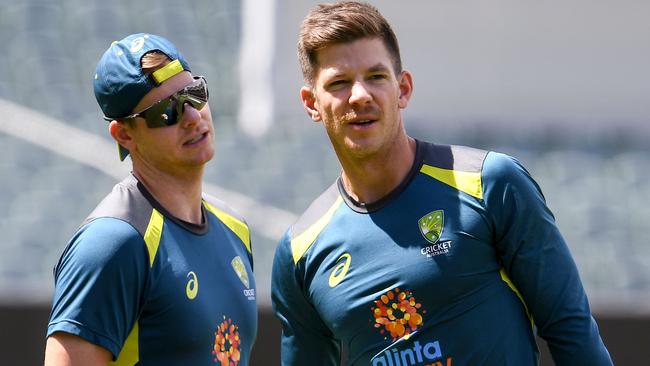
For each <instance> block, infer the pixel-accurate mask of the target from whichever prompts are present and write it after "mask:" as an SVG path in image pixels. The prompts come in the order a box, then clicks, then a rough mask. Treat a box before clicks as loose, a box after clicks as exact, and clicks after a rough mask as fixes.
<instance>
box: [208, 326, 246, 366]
mask: <svg viewBox="0 0 650 366" xmlns="http://www.w3.org/2000/svg"><path fill="white" fill-rule="evenodd" d="M240 344H241V340H240V339H239V327H237V325H235V323H233V322H232V319H226V317H225V316H224V317H223V321H222V322H221V324H219V326H218V327H217V331H216V332H215V333H214V347H213V349H212V354H213V355H214V361H215V362H217V363H218V364H219V365H221V366H237V365H239V360H240V359H241V353H240V352H239V345H240Z"/></svg>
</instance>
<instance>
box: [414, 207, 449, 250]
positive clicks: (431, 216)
mask: <svg viewBox="0 0 650 366" xmlns="http://www.w3.org/2000/svg"><path fill="white" fill-rule="evenodd" d="M444 223H445V213H444V211H443V210H436V211H431V212H429V213H428V214H426V215H424V216H422V218H420V220H418V227H419V228H420V232H421V233H422V236H424V238H425V239H426V240H427V241H428V242H429V243H431V245H427V246H426V247H424V248H422V249H421V250H420V253H422V255H423V256H425V257H427V258H431V257H434V256H436V255H440V254H447V253H449V251H450V250H451V246H452V243H451V241H450V240H448V241H443V242H441V241H439V240H440V236H441V235H442V228H443V225H444Z"/></svg>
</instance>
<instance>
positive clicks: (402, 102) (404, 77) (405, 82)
mask: <svg viewBox="0 0 650 366" xmlns="http://www.w3.org/2000/svg"><path fill="white" fill-rule="evenodd" d="M397 82H398V83H399V99H398V101H397V105H398V106H399V108H400V109H404V108H406V107H407V106H408V104H409V100H411V94H413V76H412V75H411V73H410V72H408V71H406V70H403V71H402V72H401V73H400V74H399V77H398V80H397Z"/></svg>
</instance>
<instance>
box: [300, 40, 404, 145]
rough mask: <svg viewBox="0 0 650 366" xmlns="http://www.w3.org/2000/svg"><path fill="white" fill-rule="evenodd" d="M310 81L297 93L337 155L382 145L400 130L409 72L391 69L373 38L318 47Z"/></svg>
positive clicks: (381, 49) (386, 52)
mask: <svg viewBox="0 0 650 366" xmlns="http://www.w3.org/2000/svg"><path fill="white" fill-rule="evenodd" d="M317 61H318V66H317V68H316V70H315V75H314V85H313V87H311V88H310V87H303V89H302V90H301V98H302V100H303V103H304V105H305V108H306V109H307V112H308V113H309V115H310V116H311V118H312V119H313V120H314V121H322V122H323V125H324V126H325V129H326V131H327V134H328V135H329V138H330V140H331V142H332V145H333V146H334V149H335V151H336V152H337V154H338V155H339V158H341V157H345V156H348V157H350V158H364V157H368V156H372V155H373V154H377V153H379V152H381V151H388V150H389V149H390V145H391V144H393V143H394V142H395V141H396V139H397V138H398V137H399V136H400V135H401V134H405V131H404V128H403V124H402V117H401V112H400V109H402V108H406V106H407V104H408V100H409V98H410V95H411V90H412V81H411V75H410V74H409V73H408V72H407V71H403V72H402V73H400V74H399V75H395V71H394V69H393V64H392V61H391V57H390V54H389V53H388V50H387V49H386V47H385V45H384V43H383V42H382V40H381V39H379V38H364V39H360V40H356V41H353V42H350V43H341V44H334V45H331V46H328V47H325V48H323V49H322V50H319V51H318V53H317Z"/></svg>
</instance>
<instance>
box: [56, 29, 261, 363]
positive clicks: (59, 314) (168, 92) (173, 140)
mask: <svg viewBox="0 0 650 366" xmlns="http://www.w3.org/2000/svg"><path fill="white" fill-rule="evenodd" d="M94 92H95V97H96V98H97V102H98V103H99V105H100V107H101V109H102V111H103V113H104V115H105V119H106V120H108V121H110V122H109V132H110V134H111V136H112V137H113V138H114V139H115V140H116V141H117V143H118V147H119V153H120V159H122V160H124V158H125V157H126V156H127V155H128V154H130V155H131V160H132V163H133V171H132V174H131V175H129V176H128V177H127V178H125V179H124V180H123V181H122V182H120V183H118V184H117V185H116V186H115V187H114V188H113V191H112V192H111V193H110V194H109V195H108V196H106V198H104V200H103V201H102V202H101V203H100V204H99V205H98V206H97V207H96V208H95V210H94V211H93V212H92V213H91V214H90V216H88V218H86V220H85V221H84V222H83V223H82V225H81V226H80V228H79V229H78V231H77V232H76V233H75V234H74V236H73V237H72V239H71V240H70V242H69V243H68V245H67V246H66V248H65V250H64V251H63V254H62V256H61V258H60V259H59V262H58V263H57V264H56V266H55V269H54V276H55V290H54V299H53V305H52V311H51V315H50V321H49V324H48V330H47V336H48V339H47V346H46V352H45V364H46V365H48V366H49V365H107V364H109V363H110V362H111V361H112V362H113V363H111V364H116V365H134V364H138V365H214V364H220V365H239V366H244V365H248V360H249V357H250V353H251V348H252V346H253V342H254V339H255V336H256V331H257V313H256V299H255V281H254V278H253V272H252V270H253V261H252V254H251V244H250V234H249V229H248V226H247V224H246V223H245V221H244V220H243V219H242V218H241V217H240V216H239V215H238V214H236V213H235V212H233V210H232V209H230V208H228V207H227V206H226V205H224V204H223V203H222V202H220V201H218V200H216V199H215V198H213V197H211V196H209V195H206V194H205V193H202V191H201V185H202V178H203V170H204V166H205V164H206V163H207V162H208V161H210V159H212V157H213V155H214V145H213V138H214V130H213V126H212V117H211V114H210V108H209V106H208V103H207V102H208V87H207V83H206V81H205V79H204V78H203V77H201V76H194V75H193V74H192V73H191V71H190V68H189V65H188V63H187V62H186V61H185V59H184V58H183V56H182V55H181V54H180V53H179V51H178V50H177V49H176V48H175V47H174V45H173V44H172V43H170V42H169V41H168V40H166V39H164V38H162V37H159V36H155V35H152V34H133V35H130V36H128V37H126V38H124V39H123V40H121V41H119V42H114V43H113V44H112V45H111V46H110V47H109V49H108V50H107V51H106V52H105V53H104V55H103V56H102V58H101V59H100V61H99V64H98V65H97V70H96V74H95V78H94Z"/></svg>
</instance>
